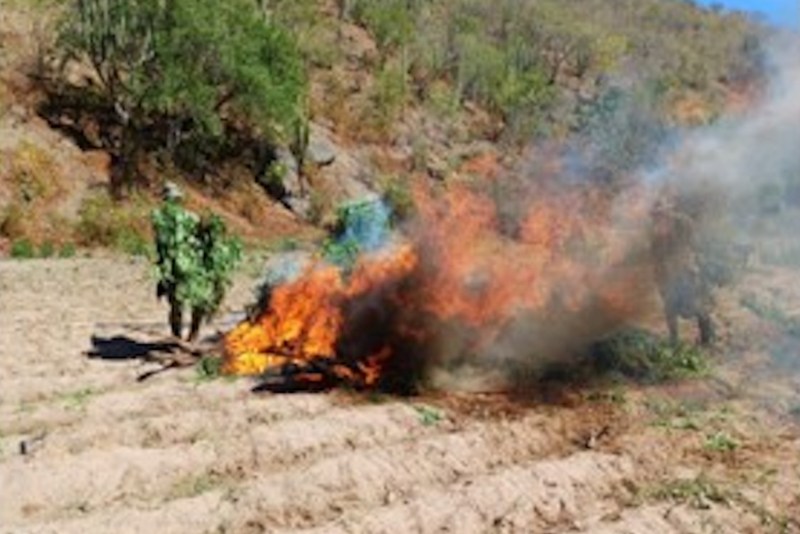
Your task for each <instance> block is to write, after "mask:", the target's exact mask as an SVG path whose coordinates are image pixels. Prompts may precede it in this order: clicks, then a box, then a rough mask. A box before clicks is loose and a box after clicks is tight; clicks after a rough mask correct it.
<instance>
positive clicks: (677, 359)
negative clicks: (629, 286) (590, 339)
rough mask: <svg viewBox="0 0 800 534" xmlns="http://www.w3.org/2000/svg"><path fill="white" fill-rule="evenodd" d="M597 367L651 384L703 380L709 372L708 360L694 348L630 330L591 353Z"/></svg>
mask: <svg viewBox="0 0 800 534" xmlns="http://www.w3.org/2000/svg"><path fill="white" fill-rule="evenodd" d="M591 356H592V358H593V363H594V364H595V366H596V367H597V368H598V369H599V370H601V371H602V372H606V373H609V372H610V373H618V374H621V375H623V376H626V377H629V378H633V379H635V380H640V381H643V382H647V383H657V382H664V381H669V380H675V379H681V378H689V377H695V376H702V375H703V374H705V373H706V372H707V371H708V368H709V362H708V356H707V355H706V354H705V353H704V352H703V351H702V350H701V349H700V348H699V347H696V346H693V345H686V344H682V343H681V344H678V345H673V344H671V343H670V342H669V341H667V340H664V339H661V338H659V337H658V336H655V335H653V334H651V333H649V332H647V331H644V330H639V329H627V330H623V331H621V332H618V333H616V334H614V335H612V336H610V337H608V338H606V339H604V340H602V341H600V342H598V343H595V344H594V345H593V347H592V349H591Z"/></svg>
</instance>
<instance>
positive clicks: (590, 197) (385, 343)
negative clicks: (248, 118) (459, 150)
mask: <svg viewBox="0 0 800 534" xmlns="http://www.w3.org/2000/svg"><path fill="white" fill-rule="evenodd" d="M542 198H543V199H542V200H540V201H538V202H530V203H529V204H528V207H529V209H528V212H527V213H526V214H525V215H524V217H522V219H521V221H520V223H519V225H518V228H517V229H516V230H515V231H514V232H507V231H502V228H501V226H502V225H501V224H500V221H499V216H498V213H497V210H496V203H495V202H493V201H492V199H491V198H490V197H489V196H488V195H485V194H482V193H479V192H476V191H474V190H473V189H470V188H467V187H456V188H453V189H451V190H449V191H448V192H447V193H445V194H444V195H443V196H440V197H437V198H435V197H434V195H433V194H431V193H430V192H429V191H424V192H418V194H417V198H416V201H417V202H416V205H417V209H418V216H417V217H416V219H415V222H414V223H412V224H410V225H409V227H408V229H407V235H410V236H412V239H410V240H409V241H407V242H404V243H402V244H395V245H393V246H389V247H388V248H385V249H383V250H380V251H377V252H374V253H371V254H363V255H361V256H360V257H359V258H358V260H357V262H356V263H355V266H354V267H353V269H352V272H350V273H349V274H345V273H344V272H343V270H342V269H340V268H339V267H336V266H332V265H328V264H318V265H315V266H313V267H311V268H309V269H307V270H306V271H305V272H304V273H303V274H302V275H301V276H300V277H299V278H297V279H296V280H294V281H291V282H289V283H286V284H283V285H280V286H278V287H276V288H275V289H274V290H273V292H272V295H271V298H270V301H269V303H268V305H267V306H266V308H265V309H264V310H263V312H262V313H261V314H260V315H259V316H258V317H257V318H256V319H255V320H253V321H246V322H244V323H242V324H240V325H239V326H238V327H236V328H235V329H234V330H233V331H231V332H230V333H229V334H228V335H227V336H226V339H225V354H226V358H225V363H224V370H225V372H227V373H231V374H243V375H260V374H263V373H269V372H272V371H277V372H279V373H281V374H285V373H286V372H287V371H290V372H292V373H293V374H294V375H295V376H294V378H295V379H299V380H301V381H304V382H320V381H330V380H331V379H333V380H336V381H343V382H346V383H349V384H351V385H355V386H362V387H390V388H394V387H397V386H398V381H400V382H402V383H403V385H400V386H399V387H401V388H407V387H413V386H410V385H409V384H410V382H413V381H415V380H416V379H417V378H418V377H419V375H420V373H422V372H423V371H424V370H425V368H426V367H428V366H429V365H431V364H434V363H438V364H445V365H446V364H447V363H448V361H450V360H452V359H456V358H458V359H463V358H472V359H474V361H476V362H481V361H482V364H484V365H495V364H497V363H500V362H502V363H505V362H506V361H507V360H508V358H509V355H513V356H514V358H520V357H521V358H529V357H532V356H534V355H535V354H534V353H536V352H537V351H538V353H539V354H541V351H544V350H550V349H552V347H549V346H548V345H549V344H551V343H553V342H554V339H555V338H554V335H555V331H556V329H555V328H554V327H553V324H554V318H555V317H558V323H559V324H561V325H569V327H570V329H572V330H573V332H572V333H571V334H569V337H574V336H575V335H576V334H575V333H576V332H580V333H579V334H578V335H580V336H584V335H587V334H590V332H589V331H590V330H592V328H593V324H596V323H597V322H598V317H603V318H604V320H605V321H609V320H610V321H622V320H624V319H625V318H626V317H629V316H630V315H631V314H632V313H634V312H635V307H636V306H635V303H636V299H635V298H633V297H632V295H635V294H636V293H637V292H638V291H639V287H638V286H636V282H637V281H639V280H640V279H639V278H637V276H633V274H634V273H633V271H630V270H629V271H627V272H623V270H621V269H620V266H621V265H623V264H624V263H625V262H626V261H627V259H628V256H629V253H630V247H629V241H628V240H623V239H620V238H619V232H618V230H616V229H614V228H612V227H613V226H617V225H616V224H614V225H612V224H611V220H610V218H611V215H610V210H609V209H608V205H607V204H606V203H605V201H604V199H603V198H601V197H600V196H598V195H595V194H588V193H587V192H585V191H584V192H578V193H575V192H573V193H570V194H561V195H549V196H547V197H542ZM611 267H613V269H610V268H611ZM632 269H633V267H632ZM612 271H613V273H614V274H613V276H612V275H611V274H610V273H611V272H612ZM598 312H600V313H598ZM565 334H566V332H565V331H564V332H561V333H560V334H559V335H565ZM520 345H522V346H520Z"/></svg>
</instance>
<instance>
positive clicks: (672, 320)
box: [664, 309, 680, 346]
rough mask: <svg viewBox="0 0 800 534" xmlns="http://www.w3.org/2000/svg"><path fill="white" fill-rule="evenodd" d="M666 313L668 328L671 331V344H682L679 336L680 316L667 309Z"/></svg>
mask: <svg viewBox="0 0 800 534" xmlns="http://www.w3.org/2000/svg"><path fill="white" fill-rule="evenodd" d="M664 313H665V314H666V317H667V328H668V329H669V342H670V343H671V344H672V345H673V346H675V345H677V344H678V343H679V342H680V338H679V334H678V314H677V313H675V312H674V311H673V310H670V309H666V310H664Z"/></svg>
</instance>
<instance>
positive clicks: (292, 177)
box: [273, 147, 303, 196]
mask: <svg viewBox="0 0 800 534" xmlns="http://www.w3.org/2000/svg"><path fill="white" fill-rule="evenodd" d="M275 156H276V160H275V163H274V164H273V165H280V167H281V172H282V177H281V181H282V182H283V187H284V189H285V190H286V194H287V195H288V196H300V195H301V194H302V193H303V187H302V184H301V183H300V164H299V163H298V162H297V158H295V157H294V155H293V154H292V153H291V151H290V150H289V149H288V148H284V147H280V148H278V149H277V150H276V152H275Z"/></svg>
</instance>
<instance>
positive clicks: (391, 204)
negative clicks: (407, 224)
mask: <svg viewBox="0 0 800 534" xmlns="http://www.w3.org/2000/svg"><path fill="white" fill-rule="evenodd" d="M383 201H384V202H385V203H386V205H387V206H388V208H389V210H390V212H391V216H392V222H393V223H394V224H397V223H400V222H402V221H404V220H406V219H408V218H409V217H410V216H411V215H412V214H413V213H414V197H413V195H412V194H411V187H410V186H409V184H408V179H403V178H402V177H398V176H393V177H390V178H388V179H387V180H386V181H385V182H384V184H383Z"/></svg>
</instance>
